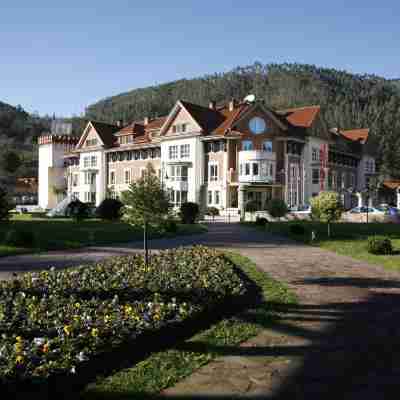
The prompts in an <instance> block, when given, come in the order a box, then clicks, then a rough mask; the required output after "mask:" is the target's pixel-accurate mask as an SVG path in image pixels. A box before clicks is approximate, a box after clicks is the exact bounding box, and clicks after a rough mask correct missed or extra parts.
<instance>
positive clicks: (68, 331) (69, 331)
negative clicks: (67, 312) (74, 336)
mask: <svg viewBox="0 0 400 400" xmlns="http://www.w3.org/2000/svg"><path fill="white" fill-rule="evenodd" d="M71 330H72V329H71V325H65V326H64V332H65V334H66V335H67V336H69V335H70V334H71Z"/></svg>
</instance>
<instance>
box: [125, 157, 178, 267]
mask: <svg viewBox="0 0 400 400" xmlns="http://www.w3.org/2000/svg"><path fill="white" fill-rule="evenodd" d="M122 202H123V203H124V204H125V210H124V212H125V218H126V219H127V221H128V222H129V223H130V224H131V225H134V226H140V227H142V228H143V245H144V251H145V263H146V265H147V264H148V260H149V250H148V228H149V226H157V225H159V224H161V223H162V220H163V219H165V218H166V217H167V216H168V214H169V212H170V210H171V203H170V201H169V196H168V193H167V191H166V190H165V189H164V187H163V185H162V184H161V182H160V180H159V179H158V177H157V176H156V174H155V171H154V169H153V167H152V165H151V164H148V166H147V168H146V171H145V173H144V174H143V176H142V177H141V178H140V179H139V180H137V181H136V182H133V183H131V185H130V186H129V190H127V191H125V192H123V193H122Z"/></svg>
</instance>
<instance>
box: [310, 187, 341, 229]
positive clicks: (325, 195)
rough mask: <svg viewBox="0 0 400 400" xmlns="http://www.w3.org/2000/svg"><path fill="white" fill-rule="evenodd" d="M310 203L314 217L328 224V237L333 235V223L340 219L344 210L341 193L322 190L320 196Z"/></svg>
mask: <svg viewBox="0 0 400 400" xmlns="http://www.w3.org/2000/svg"><path fill="white" fill-rule="evenodd" d="M310 203H311V215H312V217H313V218H315V219H317V220H318V221H321V222H325V223H327V224H328V237H331V223H332V222H335V221H338V220H339V219H340V217H341V216H342V212H343V205H342V202H341V201H340V197H339V194H338V193H336V192H320V194H319V195H318V196H316V197H313V198H312V199H311V201H310Z"/></svg>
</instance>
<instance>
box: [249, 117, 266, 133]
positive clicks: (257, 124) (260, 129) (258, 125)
mask: <svg viewBox="0 0 400 400" xmlns="http://www.w3.org/2000/svg"><path fill="white" fill-rule="evenodd" d="M249 128H250V131H251V132H252V133H254V134H255V135H259V134H260V133H264V132H265V130H266V128H267V124H266V123H265V121H264V120H263V119H262V118H260V117H254V118H252V119H251V120H250V122H249Z"/></svg>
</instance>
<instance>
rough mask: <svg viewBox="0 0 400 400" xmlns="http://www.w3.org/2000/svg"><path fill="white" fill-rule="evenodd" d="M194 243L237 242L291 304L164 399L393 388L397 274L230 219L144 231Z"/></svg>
mask: <svg viewBox="0 0 400 400" xmlns="http://www.w3.org/2000/svg"><path fill="white" fill-rule="evenodd" d="M195 243H202V244H208V245H213V246H216V247H218V248H226V249H230V250H234V251H239V252H240V253H241V254H243V255H245V256H248V257H249V258H251V259H252V260H253V261H255V262H256V263H257V265H258V267H259V268H260V269H262V270H264V271H266V272H268V273H269V274H270V275H271V276H273V277H274V278H276V279H278V280H281V281H284V282H286V283H287V284H288V285H289V286H290V288H291V289H292V290H293V291H294V292H295V293H296V294H297V296H298V298H299V304H298V305H296V306H292V307H290V308H287V307H284V306H282V305H281V306H280V305H276V306H277V307H278V308H279V307H280V308H281V311H282V316H281V318H280V319H279V320H277V321H275V322H271V323H269V324H268V325H267V326H265V329H264V330H263V332H262V333H261V334H260V335H259V336H258V337H256V338H254V339H252V340H250V341H248V342H247V343H244V344H242V345H241V346H237V347H219V348H216V349H215V351H217V352H219V353H220V355H221V356H220V357H219V358H217V359H216V360H215V361H214V362H212V363H210V364H208V365H207V366H205V367H203V368H201V369H200V370H199V371H197V372H196V373H194V374H193V375H192V376H190V377H188V378H187V379H185V380H183V381H182V382H180V383H179V384H178V385H176V386H175V387H173V388H170V389H168V390H165V391H164V392H163V393H162V395H164V396H168V397H170V398H172V399H173V398H179V399H182V398H210V397H214V396H215V397H217V398H233V397H251V398H264V399H265V398H267V399H272V398H273V399H283V398H285V399H286V398H290V399H303V398H304V399H305V398H307V399H322V398H325V397H327V396H332V397H333V396H335V397H336V399H363V400H365V399H383V398H386V397H389V393H392V392H393V391H394V392H398V390H399V388H400V361H399V356H400V325H399V321H400V279H399V278H400V274H399V273H396V272H389V271H385V270H384V269H383V268H382V267H379V266H373V265H369V264H366V263H364V262H361V261H356V260H354V259H351V258H349V257H344V256H340V255H337V254H334V253H331V252H328V251H325V250H322V249H319V248H314V247H309V246H305V245H302V244H298V243H293V242H291V241H289V240H286V239H283V238H278V237H274V236H271V235H269V234H267V233H262V232H259V231H256V230H254V229H252V228H249V227H246V226H242V225H239V224H229V225H228V224H225V225H224V224H215V225H211V226H210V230H209V232H208V233H206V234H202V235H196V236H190V237H186V238H177V239H174V240H154V241H152V246H153V248H165V247H174V246H177V245H190V244H195ZM140 246H141V244H140V243H133V244H130V245H127V246H123V247H122V246H120V247H109V248H105V247H101V248H89V249H86V250H81V251H79V252H54V253H48V254H47V255H40V256H18V257H8V258H3V259H0V270H3V271H4V272H2V274H3V275H2V277H5V278H6V277H7V276H9V275H10V274H11V273H12V272H13V271H15V270H17V271H21V270H25V269H32V268H33V269H35V268H42V267H43V266H44V265H46V264H47V263H50V264H51V265H54V266H55V267H65V266H67V265H71V264H75V263H76V262H78V261H79V262H83V261H97V260H98V259H101V258H104V257H108V256H111V255H115V254H126V253H130V252H133V251H137V250H138V249H140Z"/></svg>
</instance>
